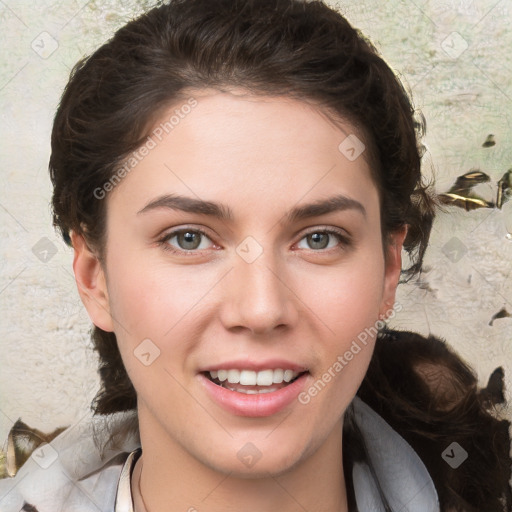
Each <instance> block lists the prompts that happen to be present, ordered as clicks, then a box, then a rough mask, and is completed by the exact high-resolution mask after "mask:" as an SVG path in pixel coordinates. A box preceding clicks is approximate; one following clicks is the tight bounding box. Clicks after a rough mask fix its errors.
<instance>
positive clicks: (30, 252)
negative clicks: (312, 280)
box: [0, 0, 512, 442]
mask: <svg viewBox="0 0 512 512" xmlns="http://www.w3.org/2000/svg"><path fill="white" fill-rule="evenodd" d="M149 3H150V2H135V1H133V0H92V1H88V2H87V1H84V0H80V1H78V0H76V1H74V0H62V1H52V0H40V1H38V2H33V1H28V0H3V1H1V2H0V32H1V33H2V38H3V46H4V51H3V52H2V55H1V57H0V66H1V74H0V94H1V100H0V101H1V107H2V108H1V111H2V123H1V126H0V130H1V139H2V145H1V148H0V157H1V161H2V166H1V167H0V173H1V178H0V179H1V183H2V187H1V192H0V221H1V224H0V230H1V231H0V240H1V242H0V243H1V260H0V261H1V277H0V307H1V312H2V324H1V333H0V350H1V354H2V359H1V363H2V364H1V371H0V390H1V391H0V392H1V402H0V442H3V441H4V440H5V439H6V437H7V433H8V431H9V428H10V427H11V426H12V424H13V423H14V422H15V421H16V419H18V418H19V417H21V418H22V420H23V421H25V422H26V423H27V424H29V425H31V426H35V427H38V428H39V429H41V430H48V431H49V430H52V429H54V428H55V427H57V426H62V425H68V424H71V423H73V422H75V421H78V420H80V418H82V417H84V416H86V415H88V414H90V413H89V405H90V402H91V400H92V398H93V397H94V395H95V393H96V391H97V389H98V387H99V379H98V377H97V374H96V367H97V360H96V355H95V353H94V352H92V350H91V345H90V342H89V335H88V332H89V328H90V322H89V320H88V318H87V315H86V313H85V311H84V310H83V308H82V306H81V303H80V301H79V298H78V294H77V292H76V288H75V284H74V280H73V276H72V268H71V262H72V253H71V251H70V249H68V248H67V247H66V246H65V245H64V243H63V242H62V241H61V240H60V239H58V238H57V236H56V234H55V233H54V231H53V228H52V226H51V218H50V209H49V201H50V194H51V191H50V181H49V178H48V173H47V162H48V157H49V138H50V129H51V123H52V118H53V113H54V111H55V108H56V105H57V103H58V100H59V97H60V94H61V92H62V89H63V87H64V85H65V83H66V81H67V77H68V74H69V71H70V69H71V67H72V66H73V65H74V63H75V62H76V61H77V60H78V59H79V58H81V57H82V56H83V55H85V54H88V53H90V52H91V51H92V50H93V49H95V48H96V47H97V46H98V45H100V44H101V43H102V42H104V41H105V40H106V39H107V38H108V37H110V36H111V35H112V33H113V32H114V30H115V29H116V28H118V27H119V26H121V25H122V24H123V23H124V22H126V21H127V20H128V19H130V18H131V17H132V16H133V15H134V14H136V13H137V12H139V11H140V10H141V9H143V8H144V7H145V4H149ZM333 5H337V6H338V8H339V9H340V10H341V11H342V12H343V13H345V14H346V16H347V17H348V19H349V20H350V21H351V22H352V23H353V24H354V25H355V26H357V27H359V28H360V29H361V30H362V31H363V32H364V33H366V34H367V35H368V36H369V37H370V38H371V39H372V41H373V42H374V43H375V44H376V46H377V47H378V48H379V50H380V51H381V53H382V54H383V56H384V57H385V58H386V60H387V61H388V62H389V63H390V65H391V66H392V67H393V68H394V69H395V70H397V71H400V73H401V76H402V79H403V80H404V82H405V84H406V85H407V87H408V88H409V89H410V91H411V92H412V94H413V97H414V100H415V104H416V106H417V107H418V108H419V109H421V110H422V111H423V114H424V116H425V118H426V120H427V129H428V131H427V136H426V139H425V143H426V145H427V148H428V152H427V154H426V156H425V172H426V174H427V175H430V174H434V175H435V177H436V180H437V185H436V189H437V190H438V191H439V192H445V191H447V190H448V189H449V188H450V186H451V185H452V184H453V183H454V182H455V179H456V177H457V176H459V175H461V174H463V173H464V172H467V171H469V170H470V169H471V168H480V169H481V170H482V171H484V172H486V173H487V174H489V176H490V177H491V181H490V182H489V183H487V184H485V185H482V186H480V188H479V191H480V192H481V193H482V195H483V196H485V197H486V198H488V199H493V198H495V195H496V187H497V184H496V182H497V181H498V180H499V179H500V178H501V176H502V175H503V174H504V172H505V171H506V170H507V169H509V168H511V167H512V53H511V52H510V48H512V31H511V30H510V26H511V24H512V14H511V9H512V5H511V2H509V0H501V1H498V0H479V1H471V0H451V1H448V0H444V1H443V0H415V1H412V0H393V1H386V2H381V1H380V0H362V1H357V2H356V1H354V2H352V1H348V0H344V1H341V2H338V3H337V4H334V3H333ZM489 134H493V135H494V137H495V140H496V145H495V146H493V147H489V148H484V147H482V143H483V142H484V141H485V139H486V137H487V136H488V135H489ZM508 233H512V201H510V202H509V203H507V204H506V206H505V207H504V208H503V209H501V210H499V209H491V208H484V209H480V210H475V211H471V212H466V211H464V210H462V209H458V208H450V209H449V212H448V213H444V214H440V215H439V217H438V219H437V221H436V224H435V226H434V232H433V236H432V242H431V247H430V249H429V251H428V253H427V258H426V264H427V268H426V272H425V273H424V274H423V276H422V278H421V279H420V280H418V281H416V282H413V283H409V284H407V285H401V287H400V288H399V290H400V291H399V294H398V300H399V301H400V302H401V304H402V305H403V306H404V307H403V310H402V311H401V312H400V313H399V314H398V315H397V317H395V319H394V320H393V322H392V325H393V326H399V327H401V328H407V329H413V330H417V331H419V332H421V333H423V334H427V333H429V332H432V333H433V334H436V335H438V336H442V337H444V338H446V339H447V340H448V341H449V342H450V344H452V345H453V346H454V347H455V348H456V349H457V350H458V351H459V352H460V354H461V355H462V356H463V357H464V358H465V359H466V360H468V361H469V362H470V363H471V364H472V365H473V366H474V368H475V369H476V371H477V372H478V375H479V378H480V380H481V382H482V383H483V384H484V383H485V382H486V381H487V379H488V377H489V375H490V374H491V372H492V371H493V370H494V368H496V367H497V366H500V365H503V366H504V367H505V371H506V384H507V386H508V398H509V400H510V399H511V391H512V329H511V327H512V318H510V317H504V318H500V319H496V320H495V321H494V322H493V324H492V325H490V324H489V322H490V321H491V319H492V317H493V315H494V314H496V313H497V312H498V311H500V310H501V309H502V308H505V309H506V311H507V312H508V313H512V291H511V285H512V264H511V261H512V258H511V257H512V239H511V238H512V237H511V236H510V235H509V236H508V237H507V234H508ZM508 413H509V415H510V410H509V411H508Z"/></svg>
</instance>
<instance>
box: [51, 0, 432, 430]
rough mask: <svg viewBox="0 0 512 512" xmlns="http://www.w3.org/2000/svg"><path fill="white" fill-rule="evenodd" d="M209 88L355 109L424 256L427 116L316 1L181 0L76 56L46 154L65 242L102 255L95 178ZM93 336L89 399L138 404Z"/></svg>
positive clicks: (378, 175) (394, 210)
mask: <svg viewBox="0 0 512 512" xmlns="http://www.w3.org/2000/svg"><path fill="white" fill-rule="evenodd" d="M202 88H215V89H218V90H226V89H230V88H243V89H245V90H247V91H249V92H250V93H253V94H260V95H272V96H283V97H289V98H295V99H300V100H303V101H308V102H311V103H314V104H315V105H317V106H318V107H319V108H321V109H322V110H323V111H324V112H325V113H327V114H328V115H330V116H332V117H333V118H335V119H338V120H345V121H348V122H349V123H351V124H352V125H353V126H354V127H355V128H356V129H357V130H358V133H360V134H361V135H362V136H363V139H364V143H365V145H366V146H367V148H368V152H367V153H366V155H367V156H368V157H369V159H370V160H371V166H370V167H371V170H372V173H373V179H374V181H375V184H376V186H377V188H378V191H379V197H380V210H381V224H382V240H383V245H384V247H386V243H387V237H388V235H389V234H391V233H393V232H394V231H396V230H398V229H400V228H401V227H402V226H404V225H408V226H409V230H408V234H407V238H406V240H405V243H404V247H405V249H406V251H407V252H408V254H409V255H410V261H411V265H410V266H409V267H408V268H406V269H404V270H403V274H402V275H403V277H404V279H407V278H410V277H412V276H414V275H415V274H416V273H417V272H419V271H420V270H421V264H422V260H423V256H424V253H425V249H426V247H427V244H428V239H429V235H430V230H431V227H432V222H433V218H434V200H433V199H432V197H431V196H430V194H429V192H428V187H427V186H426V185H425V184H424V182H423V180H422V176H421V144H420V141H419V139H420V135H421V133H420V132H422V131H423V130H424V126H423V125H422V124H421V122H418V121H416V120H415V112H414V108H413V106H412V104H411V101H410V99H409V97H408V95H407V93H406V92H405V90H404V87H403V86H402V84H401V83H400V81H399V80H398V79H397V77H396V76H395V74H394V73H393V72H392V70H391V69H390V67H389V66H388V65H387V64H386V62H385V61H384V60H383V58H382V57H381V56H380V55H379V54H378V52H377V50H376V49H375V47H374V46H373V45H372V44H371V43H370V42H369V41H368V40H367V39H366V38H365V37H364V36H363V35H362V34H361V33H360V32H359V31H358V30H356V29H354V28H353V27H352V26H351V25H350V24H349V23H348V21H347V20H346V19H345V18H344V17H343V16H342V15H341V14H340V13H338V12H337V11H335V10H333V9H331V8H329V7H328V6H327V5H325V4H324V3H323V2H320V1H311V2H307V1H301V0H173V1H171V2H170V3H169V4H167V5H161V6H159V7H156V8H154V9H152V10H150V11H149V12H147V13H146V14H144V15H143V16H141V17H140V18H138V19H136V20H134V21H132V22H130V23H128V24H127V25H126V26H124V27H122V28H121V29H120V30H119V31H118V32H117V33H116V34H115V35H114V37H113V38H112V39H111V40H110V41H109V42H107V43H106V44H104V45H103V46H101V47H100V48H99V49H98V50H97V51H96V52H95V53H93V54H92V55H91V56H90V57H88V58H85V59H83V60H82V61H80V62H79V63H78V64H77V65H76V66H75V68H74V69H73V71H72V73H71V77H70V80H69V83H68V84H67V86H66V89H65V91H64V94H63V96H62V99H61V103H60V105H59V108H58V110H57V113H56V116H55V121H54V126H53V132H52V153H51V158H50V174H51V179H52V182H53V185H54V195H53V211H54V224H55V226H57V227H58V228H59V229H60V231H61V233H62V235H63V236H64V238H65V240H67V242H68V243H69V232H70V230H73V231H75V232H77V233H79V234H82V235H84V237H85V239H86V240H87V243H88V244H89V245H90V247H91V248H93V249H95V250H96V251H97V254H98V257H99V258H100V260H102V258H103V257H104V251H105V216H106V200H102V199H101V198H98V197H97V194H95V191H97V190H98V189H101V188H102V187H103V186H104V185H105V183H108V182H109V180H111V179H112V177H113V176H114V175H115V173H116V172H117V171H118V170H119V168H120V167H121V166H122V165H123V163H124V162H125V161H126V159H127V158H128V157H129V155H130V154H131V152H133V151H134V150H136V149H137V148H139V147H140V146H141V144H143V142H144V141H145V140H146V139H147V137H148V135H149V130H150V129H151V128H152V127H153V123H154V122H155V120H156V119H157V118H158V116H159V115H160V114H161V113H162V112H163V110H164V109H166V108H168V107H169V106H170V105H173V104H177V103H178V102H180V101H186V98H187V91H189V90H193V89H202ZM93 341H94V345H95V348H96V350H97V351H98V353H99V356H100V376H101V379H102V389H101V390H100V392H99V393H98V395H97V396H96V398H95V401H94V403H93V406H92V407H93V411H94V412H95V414H109V413H113V412H117V411H124V410H128V409H133V408H135V407H136V403H137V397H136V393H135V389H134V388H133V386H132V384H131V382H130V379H129V377H128V375H127V373H126V370H125V368H124V365H123V362H122V360H121V356H120V353H119V350H118V347H117V341H116V337H115V335H114V334H113V333H108V332H104V331H102V330H101V329H99V328H97V327H95V328H94V330H93ZM376 352H378V351H376ZM370 373H371V375H369V376H368V379H367V380H368V382H371V379H372V378H373V376H374V375H376V374H377V373H378V372H377V373H376V372H375V371H373V366H371V368H370ZM362 389H365V388H364V387H363V388H362ZM392 392H393V390H391V395H390V396H388V400H390V401H392V400H394V397H393V394H392ZM396 428H398V429H399V427H396Z"/></svg>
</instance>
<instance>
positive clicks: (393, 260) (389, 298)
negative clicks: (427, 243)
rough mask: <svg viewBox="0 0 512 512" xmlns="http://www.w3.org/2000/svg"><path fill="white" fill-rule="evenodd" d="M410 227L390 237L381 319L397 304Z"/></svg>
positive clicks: (404, 227) (405, 227)
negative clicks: (406, 238)
mask: <svg viewBox="0 0 512 512" xmlns="http://www.w3.org/2000/svg"><path fill="white" fill-rule="evenodd" d="M407 230H408V226H407V225H405V226H403V227H402V228H401V229H399V230H398V231H394V232H393V233H391V234H390V235H389V239H388V245H387V247H386V249H387V255H386V264H385V265H386V268H385V274H384V289H383V295H382V303H381V307H380V314H379V317H380V318H381V319H385V318H386V317H387V315H388V314H389V313H390V311H391V310H392V309H393V305H394V304H395V294H396V287H397V286H398V280H399V279H400V271H401V270H402V247H403V245H404V240H405V237H406V235H407Z"/></svg>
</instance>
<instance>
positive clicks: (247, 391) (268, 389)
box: [224, 385, 277, 395]
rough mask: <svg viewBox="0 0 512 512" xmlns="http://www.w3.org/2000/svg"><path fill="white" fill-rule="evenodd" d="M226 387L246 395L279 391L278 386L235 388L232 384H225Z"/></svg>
mask: <svg viewBox="0 0 512 512" xmlns="http://www.w3.org/2000/svg"><path fill="white" fill-rule="evenodd" d="M224 387H225V388H226V389H229V390H230V391H237V392H238V393H244V394H245V395H261V394H262V393H272V392H273V391H277V388H266V389H235V388H231V387H230V386H227V385H224Z"/></svg>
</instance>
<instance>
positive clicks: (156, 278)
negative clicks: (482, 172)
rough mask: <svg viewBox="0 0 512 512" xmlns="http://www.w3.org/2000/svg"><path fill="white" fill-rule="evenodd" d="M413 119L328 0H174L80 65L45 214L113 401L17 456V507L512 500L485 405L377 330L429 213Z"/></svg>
mask: <svg viewBox="0 0 512 512" xmlns="http://www.w3.org/2000/svg"><path fill="white" fill-rule="evenodd" d="M416 128H418V125H417V124H415V121H414V117H413V108H412V106H411V103H410V101H409V99H408V97H407V95H406V93H405V92H404V90H403V88H402V86H401V85H400V83H399V81H398V80H397V79H396V77H395V76H394V74H393V73H392V71H391V70H390V69H389V67H388V66H387V65H386V64H385V62H384V61H383V60H382V59H381V58H380V57H379V56H378V54H377V52H376V50H375V49H374V47H373V46H372V45H371V44H370V43H369V42H368V41H367V40H366V39H365V38H364V37H363V36H362V35H361V34H359V33H358V32H357V31H356V30H354V29H353V28H352V27H351V26H350V25H349V24H348V22H347V21H346V20H345V19H344V18H343V17H342V16H341V15H340V14H338V13H337V12H335V11H334V10H332V9H330V8H328V7H327V6H326V5H324V4H323V3H321V2H303V1H299V0H246V1H239V2H233V1H232V0H218V1H215V2H212V1H211V0H176V1H172V2H171V3H170V4H169V5H164V6H161V7H158V8H155V9H153V10H151V11H149V12H148V13H147V14H145V15H144V16H142V17H140V18H139V19H137V20H135V21H133V22H131V23H129V24H128V25H126V26H125V27H123V28H122V29H121V30H119V31H118V32H117V33H116V35H115V37H114V38H113V39H112V40H111V41H109V42H108V43H107V44H105V45H104V46H102V47H101V48H100V49H99V50H97V51H96V52H95V53H94V54H93V55H92V56H91V57H89V58H88V59H85V60H84V61H82V62H81V63H79V64H78V65H77V67H76V68H75V70H74V71H73V73H72V76H71V79H70V82H69V83H68V85H67V87H66V90H65V92H64V95H63V97H62V101H61V104H60V106H59V109H58V111H57V114H56V117H55V121H54V128H53V133H52V155H51V160H50V173H51V177H52V181H53V185H54V196H53V208H54V221H55V225H56V226H57V227H58V228H59V229H60V230H61V232H62V234H63V236H64V237H65V239H66V240H68V241H69V242H70V243H71V245H72V246H73V249H74V254H75V257H74V263H73V268H74V272H75V278H76V282H77V285H78V289H79V293H80V296H81V298H82V301H83V303H84V305H85V307H86V309H87V311H88V313H89V316H90V318H91V320H92V322H93V323H94V326H95V327H94V332H93V339H94V343H95V347H96V349H97V350H98V352H99V355H100V358H101V363H100V374H101V377H102V381H103V389H102V390H101V392H100V393H99V394H98V396H97V397H96V400H95V403H94V412H95V414H96V415H98V416H100V415H107V414H114V417H113V418H112V421H111V422H110V424H109V425H107V426H108V427H110V432H109V431H108V429H106V430H105V431H97V430H95V425H96V424H95V423H94V422H93V423H92V424H91V425H88V426H87V427H86V429H85V430H84V431H83V432H72V431H71V432H67V431H66V432H64V433H63V434H61V435H59V436H58V437H57V438H56V439H55V440H54V442H53V443H52V449H53V450H54V451H55V452H56V454H57V455H56V456H55V457H54V459H55V461H54V463H53V465H51V464H48V465H47V467H46V468H43V467H40V468H36V466H35V462H32V461H30V462H31V463H32V464H31V465H29V464H28V463H27V464H25V465H24V467H23V468H22V469H21V470H20V472H19V473H18V474H17V476H16V480H17V481H16V482H14V484H15V485H13V482H8V484H7V485H10V487H9V489H8V492H7V491H6V492H4V493H3V494H4V496H5V497H4V501H3V503H7V505H5V506H9V508H8V510H16V511H18V510H20V509H21V510H37V511H39V512H45V511H46V510H55V509H63V510H80V511H81V510H96V509H100V510H116V511H121V510H123V511H124V510H134V511H135V512H142V511H147V512H160V511H164V510H165V511H169V510H172V511H180V510H183V511H185V510H188V511H194V510H197V511H200V512H202V511H209V512H214V511H221V510H222V511H227V510H245V511H248V512H256V511H258V512H261V511H270V510H281V511H288V510H308V511H311V512H320V511H323V512H332V511H337V512H338V511H339V512H342V511H343V512H344V511H348V510H350V511H352V510H359V511H366V510H372V511H373V510H383V511H388V510H393V511H394V510H397V511H398V510H410V511H413V510H414V511H422V512H423V511H435V510H493V511H494V510H509V509H510V503H511V501H510V492H509V490H508V487H507V481H508V478H509V476H510V469H509V463H510V460H509V458H508V454H507V451H508V447H509V438H508V431H507V427H508V422H506V421H501V422H500V421H498V420H497V419H494V417H493V416H491V415H490V414H489V413H488V411H487V409H486V407H488V406H491V405H493V403H496V402H497V401H498V399H497V398H496V397H495V395H490V394H489V392H488V393H487V394H485V393H482V392H478V391H477V390H476V386H475V383H476V380H475V377H474V376H473V375H472V373H471V371H470V370H469V369H468V368H467V367H466V366H465V365H464V363H462V362H461V361H460V360H459V359H458V357H457V356H456V355H454V354H453V353H452V352H451V351H450V350H449V349H448V348H447V347H446V346H445V345H444V344H443V343H442V342H441V341H439V340H436V339H434V338H429V339H423V338H422V337H420V336H418V335H414V334H413V333H408V332H396V331H389V330H387V329H386V328H385V319H386V318H388V317H390V316H393V315H394V308H398V307H402V305H400V304H395V290H396V286H397V284H398V281H399V278H400V276H401V275H403V276H405V277H408V276H412V275H414V274H415V273H416V272H418V271H419V270H420V269H421V263H422V258H423V254H424V251H425V249H426V246H427V243H428V237H429V233H430V228H431V225H432V221H433V217H434V203H433V200H432V198H431V197H430V196H429V194H428V191H427V188H426V186H425V185H424V184H423V183H422V179H421V174H420V159H421V157H420V144H419V140H418V137H417V134H416V130H415V129H416ZM402 248H405V250H406V251H407V252H408V253H409V255H410V258H411V261H412V264H411V265H410V266H409V267H408V268H407V269H404V270H403V269H402V262H401V253H402ZM356 394H357V396H356ZM486 400H487V401H486ZM89 428H91V429H92V430H93V432H89V430H88V429H89ZM476 434H478V435H479V436H480V437H478V438H475V439H477V442H475V443H474V446H472V443H473V441H471V440H472V438H473V436H474V435H476ZM91 440H94V442H96V444H97V446H96V447H94V446H93V444H92V441H91ZM459 441H460V442H459ZM445 449H448V451H445ZM48 450H49V448H47V452H48ZM66 450H67V451H66ZM464 454H465V455H464ZM45 457H48V453H46V454H45V453H43V458H45ZM466 459H467V460H466ZM47 460H48V461H49V460H50V459H47ZM43 466H44V464H43ZM52 468H53V469H52ZM482 470H483V471H484V474H483V475H482V474H478V473H476V474H475V471H482ZM45 471H46V472H45ZM41 489H44V492H43V491H42V490H41ZM0 503H2V502H0Z"/></svg>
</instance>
